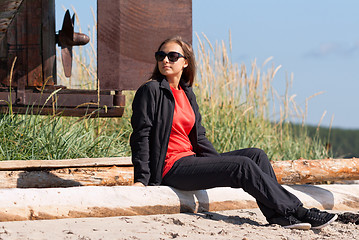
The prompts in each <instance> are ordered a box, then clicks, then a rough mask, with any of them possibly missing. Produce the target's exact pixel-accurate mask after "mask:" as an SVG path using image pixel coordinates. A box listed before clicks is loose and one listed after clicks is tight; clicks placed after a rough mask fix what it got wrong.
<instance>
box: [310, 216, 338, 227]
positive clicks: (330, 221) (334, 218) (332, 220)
mask: <svg viewBox="0 0 359 240" xmlns="http://www.w3.org/2000/svg"><path fill="white" fill-rule="evenodd" d="M337 218H338V215H337V214H335V215H334V217H332V219H330V220H329V221H328V222H326V223H324V224H323V225H320V226H317V227H312V229H321V228H323V227H326V226H328V225H329V224H331V223H332V222H334V221H335V220H337Z"/></svg>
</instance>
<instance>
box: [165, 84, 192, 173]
mask: <svg viewBox="0 0 359 240" xmlns="http://www.w3.org/2000/svg"><path fill="white" fill-rule="evenodd" d="M171 90H172V93H173V96H174V98H175V110H174V114H173V122H172V128H171V134H170V140H169V142H168V149H167V154H166V159H165V165H164V168H163V174H162V177H164V176H165V175H166V173H167V172H168V171H169V170H170V169H171V167H172V166H173V164H174V163H175V162H176V161H177V160H178V159H180V158H182V157H186V156H190V155H194V154H195V153H194V152H193V147H192V144H191V141H190V140H189V138H188V134H189V133H190V131H191V130H192V128H193V126H194V123H195V115H194V112H193V109H192V106H191V104H190V102H189V101H188V98H187V96H186V94H185V92H184V91H183V90H182V89H180V90H176V89H174V88H172V87H171Z"/></svg>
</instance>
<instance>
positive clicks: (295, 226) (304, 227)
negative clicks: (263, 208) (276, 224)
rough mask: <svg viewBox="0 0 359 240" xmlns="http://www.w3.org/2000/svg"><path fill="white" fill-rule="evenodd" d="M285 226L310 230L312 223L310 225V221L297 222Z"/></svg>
mask: <svg viewBox="0 0 359 240" xmlns="http://www.w3.org/2000/svg"><path fill="white" fill-rule="evenodd" d="M283 227H284V228H287V229H300V230H309V229H310V228H311V227H312V225H310V223H297V224H293V225H288V226H283Z"/></svg>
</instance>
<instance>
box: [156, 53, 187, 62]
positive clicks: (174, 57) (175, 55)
mask: <svg viewBox="0 0 359 240" xmlns="http://www.w3.org/2000/svg"><path fill="white" fill-rule="evenodd" d="M166 57H168V60H169V61H170V62H177V60H178V59H179V58H181V57H183V58H186V57H185V56H183V55H182V54H180V53H178V52H169V53H165V52H164V51H158V52H156V53H155V58H156V60H157V61H158V62H160V61H163V59H165V58H166Z"/></svg>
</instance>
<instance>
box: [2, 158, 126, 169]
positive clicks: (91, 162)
mask: <svg viewBox="0 0 359 240" xmlns="http://www.w3.org/2000/svg"><path fill="white" fill-rule="evenodd" d="M114 165H118V166H119V165H120V166H132V162H131V158H129V157H111V158H75V159H64V160H8V161H0V171H3V170H24V169H32V168H33V169H40V168H44V169H46V168H71V167H101V166H114Z"/></svg>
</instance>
